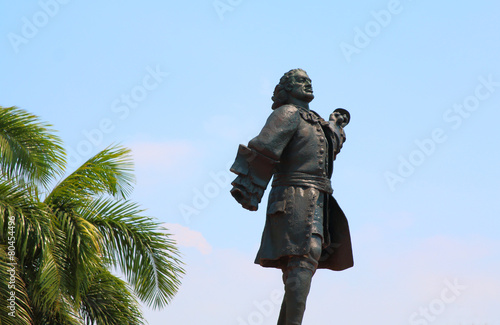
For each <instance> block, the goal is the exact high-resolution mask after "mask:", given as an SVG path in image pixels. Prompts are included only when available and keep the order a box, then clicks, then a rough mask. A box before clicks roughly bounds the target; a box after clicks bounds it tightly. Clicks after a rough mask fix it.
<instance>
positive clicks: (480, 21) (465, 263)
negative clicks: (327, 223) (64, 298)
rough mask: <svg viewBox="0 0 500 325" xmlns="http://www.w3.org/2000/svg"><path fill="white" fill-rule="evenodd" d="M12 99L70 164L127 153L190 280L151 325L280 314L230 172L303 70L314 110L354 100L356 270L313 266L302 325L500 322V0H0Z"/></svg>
mask: <svg viewBox="0 0 500 325" xmlns="http://www.w3.org/2000/svg"><path fill="white" fill-rule="evenodd" d="M1 9H2V11H1V12H2V19H1V20H0V35H1V37H0V53H1V56H0V58H1V60H0V68H1V72H2V74H1V78H0V105H2V106H13V105H15V106H18V107H20V108H23V109H25V110H28V111H30V112H32V113H34V114H36V115H39V116H40V117H41V118H42V119H43V120H45V121H48V122H50V123H52V124H53V126H54V128H55V129H57V130H58V131H59V132H58V134H59V135H60V136H61V137H62V138H63V140H64V142H65V146H66V148H67V149H68V151H69V152H70V154H71V159H70V162H69V166H68V168H69V169H70V170H71V169H74V168H76V167H77V166H78V165H79V164H81V163H83V161H84V160H86V159H88V158H89V157H90V156H91V155H93V154H95V153H97V152H98V151H99V150H102V149H104V148H105V147H107V146H108V145H110V144H112V143H121V144H123V145H125V146H127V147H130V148H132V150H133V153H134V161H135V165H136V177H137V186H136V189H135V192H134V193H133V199H134V200H136V201H138V202H140V203H141V205H142V206H143V207H144V208H147V213H148V214H149V215H151V216H155V217H157V218H158V219H159V220H161V221H162V222H164V223H165V224H166V225H167V227H168V228H169V229H170V232H172V233H173V234H174V235H175V238H176V239H177V241H178V243H179V245H180V248H181V250H182V252H183V254H184V260H185V261H186V263H187V265H186V269H187V272H188V273H187V275H186V276H185V278H184V280H183V286H182V287H181V289H180V292H179V294H178V295H177V297H176V298H175V299H174V300H173V302H172V304H171V305H170V306H169V307H167V308H165V309H164V310H161V311H151V310H149V309H147V308H145V313H146V316H147V319H148V321H149V323H150V324H151V325H156V324H164V323H165V322H167V320H168V322H169V324H207V325H211V324H217V325H220V324H228V325H229V324H235V325H240V324H275V322H276V319H277V314H278V308H279V306H278V305H277V304H276V303H275V302H274V301H277V300H279V299H278V298H279V294H280V293H281V291H282V286H281V279H280V272H279V271H278V270H272V269H263V268H261V267H259V266H257V265H254V264H253V259H254V256H255V253H256V251H257V249H258V245H259V242H260V236H261V233H262V228H263V225H264V219H265V216H264V207H265V204H266V201H264V202H263V203H262V204H261V208H260V209H259V211H257V212H249V211H246V210H244V209H242V208H241V207H240V206H238V205H237V203H236V202H235V201H234V200H233V199H232V197H231V196H230V195H229V189H230V186H229V182H230V181H231V180H232V178H233V176H232V175H231V174H230V173H229V172H228V166H229V165H230V163H231V162H232V160H233V159H234V157H235V154H236V150H237V146H238V144H240V143H247V142H248V140H249V139H251V138H252V137H253V136H255V135H256V134H257V133H258V132H259V130H260V128H261V127H262V126H263V124H264V122H265V120H266V118H267V116H268V115H269V114H270V112H271V109H270V107H271V100H270V97H271V95H272V90H273V88H274V86H275V85H276V83H277V82H278V81H279V78H280V77H281V76H282V74H283V73H284V72H286V71H288V70H290V69H292V68H297V67H300V68H303V69H305V70H306V71H307V72H308V74H309V76H310V77H311V79H312V82H313V88H314V92H315V96H316V98H315V100H314V101H313V102H312V103H311V108H312V109H314V110H315V111H317V112H318V113H320V114H321V115H322V116H323V117H328V115H329V114H330V113H331V112H332V111H333V110H334V109H335V108H337V107H344V108H346V109H348V110H349V111H350V112H351V116H352V120H351V123H350V124H349V125H348V126H347V128H346V133H347V142H346V143H345V145H344V148H343V149H342V153H341V154H340V155H339V156H338V159H337V161H336V165H335V172H334V176H333V186H334V189H335V193H334V195H335V197H336V198H337V200H338V201H339V203H340V205H341V207H342V208H343V209H344V211H345V213H346V215H347V217H348V219H349V222H350V227H351V235H352V241H353V249H354V258H355V266H354V268H352V269H349V270H346V271H342V272H331V271H325V270H320V271H318V272H317V274H316V276H315V278H314V281H313V288H312V291H311V294H310V298H309V303H308V309H307V311H306V317H305V319H304V324H305V325H306V324H330V323H334V321H330V320H327V321H325V319H332V317H333V318H334V319H335V323H336V324H349V325H351V324H353V325H358V324H360V325H361V324H367V323H370V324H412V325H415V324H417V325H425V324H449V325H453V324H457V325H458V324H476V325H477V324H488V325H498V324H500V312H499V311H498V302H499V301H500V293H499V292H500V278H499V277H498V274H499V271H500V258H499V257H500V254H499V253H498V252H499V251H500V239H499V237H498V233H499V229H500V220H499V218H498V216H499V215H500V207H499V205H498V198H499V194H500V186H499V180H500V171H499V169H498V166H499V165H500V154H499V152H498V150H497V148H498V144H499V140H500V138H499V136H498V135H497V133H496V131H495V130H496V129H497V125H498V121H499V120H500V112H499V107H500V61H499V59H498V58H499V54H500V34H499V33H498V30H500V20H499V19H498V12H499V11H500V5H499V4H498V3H496V2H494V1H476V2H474V4H472V3H471V2H451V1H444V2H430V1H423V0H413V1H410V0H401V1H395V0H391V1H385V0H383V1H382V0H381V1H378V0H377V1H356V2H350V3H345V2H340V1H331V2H327V1H309V2H304V1H286V2H285V1H276V2H266V1H262V0H261V1H257V0H253V1H250V0H221V1H213V0H194V1H143V2H138V1H121V2H109V3H108V2H106V3H102V2H89V1H87V2H83V1H76V0H73V1H68V0H65V1H56V0H42V1H40V2H37V1H22V2H6V1H2V2H1Z"/></svg>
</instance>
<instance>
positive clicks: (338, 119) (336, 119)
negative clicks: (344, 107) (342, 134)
mask: <svg viewBox="0 0 500 325" xmlns="http://www.w3.org/2000/svg"><path fill="white" fill-rule="evenodd" d="M344 120H345V119H344V115H342V114H341V113H340V112H338V111H335V112H333V113H332V114H330V121H332V122H333V123H335V124H336V125H338V126H342V124H344Z"/></svg>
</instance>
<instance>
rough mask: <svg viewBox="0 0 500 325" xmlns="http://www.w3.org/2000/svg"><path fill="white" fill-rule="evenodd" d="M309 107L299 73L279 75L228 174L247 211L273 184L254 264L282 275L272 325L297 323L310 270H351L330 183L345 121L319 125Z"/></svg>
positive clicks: (337, 117)
mask: <svg viewBox="0 0 500 325" xmlns="http://www.w3.org/2000/svg"><path fill="white" fill-rule="evenodd" d="M313 99H314V95H313V91H312V86H311V79H310V78H309V77H308V75H307V73H306V72H305V71H304V70H302V69H294V70H290V71H289V72H287V73H285V74H284V75H283V77H281V79H280V82H279V84H278V85H277V86H276V88H275V89H274V94H273V97H272V100H273V105H272V109H273V112H272V113H271V115H270V116H269V118H268V119H267V122H266V124H265V125H264V127H263V129H262V131H261V132H260V134H259V135H258V136H256V137H255V138H253V139H252V140H251V141H250V142H249V143H248V146H244V145H240V147H239V149H238V154H237V156H236V160H235V162H234V164H233V165H232V167H231V171H232V172H234V173H236V174H237V175H238V176H237V177H236V179H235V180H234V181H233V183H232V185H233V188H232V190H231V194H232V195H233V197H234V198H235V199H236V200H237V201H238V202H239V203H240V204H241V205H242V206H243V207H244V208H245V209H248V210H251V211H255V210H257V208H258V204H259V203H260V201H261V198H262V196H263V194H264V191H265V189H266V187H267V185H268V183H269V181H270V179H271V177H272V176H274V178H273V182H272V189H271V192H270V194H269V201H268V206H267V217H266V225H265V228H264V232H263V234H262V242H261V246H260V249H259V252H258V253H257V257H256V259H255V263H256V264H260V265H261V266H264V267H274V268H279V269H281V270H282V271H283V283H284V285H285V295H284V298H283V303H282V306H281V312H280V316H279V320H278V325H279V324H282V325H292V324H293V325H299V324H301V323H302V318H303V315H304V310H305V306H306V299H307V295H308V294H309V289H310V285H311V279H312V276H313V275H314V273H315V272H316V269H318V268H326V269H331V270H337V271H340V270H344V269H346V268H349V267H351V266H352V265H353V258H352V248H351V238H350V234H349V226H348V223H347V219H346V217H345V215H344V213H343V212H342V210H341V209H340V207H339V205H338V204H337V201H336V200H335V199H334V198H333V196H332V192H333V189H332V187H331V182H330V178H331V176H332V172H333V161H334V160H335V158H336V156H337V154H338V153H339V152H340V149H341V148H342V145H343V143H344V142H345V140H346V137H345V133H344V127H345V126H346V125H347V124H348V123H349V120H350V114H349V112H348V111H347V110H345V109H336V110H335V111H334V112H333V113H332V114H331V115H330V118H329V121H325V120H323V119H322V118H321V117H320V116H319V115H318V114H317V113H316V112H314V111H312V110H310V109H309V103H310V102H311V101H312V100H313Z"/></svg>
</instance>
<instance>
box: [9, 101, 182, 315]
mask: <svg viewBox="0 0 500 325" xmlns="http://www.w3.org/2000/svg"><path fill="white" fill-rule="evenodd" d="M64 165H65V152H64V150H63V148H62V145H61V140H60V139H59V138H58V137H57V136H55V135H54V134H53V131H52V130H51V129H50V125H48V124H45V123H42V122H40V121H39V119H38V118H37V117H36V116H34V115H31V114H28V113H27V112H25V111H22V110H20V109H18V108H15V107H11V108H2V107H0V171H1V172H2V174H1V176H0V230H2V231H1V232H0V248H1V249H0V273H2V272H4V270H10V271H11V273H12V274H15V277H16V280H15V284H16V286H15V290H16V291H15V294H14V295H12V294H11V292H10V291H11V290H7V288H8V283H7V282H8V281H5V279H9V275H7V274H8V272H7V271H6V273H5V272H4V273H5V274H6V276H3V275H4V274H3V273H2V274H0V275H1V276H2V277H1V278H0V297H1V298H2V301H7V298H8V297H9V295H10V296H15V300H16V313H17V315H18V317H16V318H13V317H10V316H9V315H8V312H9V310H8V309H6V308H4V306H0V323H1V324H143V323H144V319H143V318H142V314H141V312H140V310H139V308H138V303H137V298H138V299H140V300H142V301H144V302H145V303H146V304H147V305H149V306H152V307H153V308H161V307H164V306H166V305H167V304H168V303H169V302H170V300H171V299H172V298H173V296H174V295H175V293H176V292H177V290H178V288H179V286H180V277H181V276H182V274H184V270H183V268H182V262H181V261H180V259H179V253H178V250H177V248H176V246H175V243H174V242H173V241H172V240H171V239H170V238H169V235H168V234H167V233H166V232H165V231H166V230H165V229H164V228H162V227H161V225H160V224H159V223H158V222H157V221H154V220H153V219H152V218H149V217H146V216H144V215H143V212H144V211H143V210H142V209H141V208H140V207H139V205H137V204H136V203H134V202H131V201H129V200H128V199H127V198H128V196H129V195H130V193H131V191H132V185H133V181H134V177H133V175H132V161H131V157H130V151H129V150H128V149H125V148H122V147H120V146H112V147H109V148H107V149H105V150H103V151H101V152H99V153H98V154H97V155H95V156H94V157H92V158H90V159H89V160H88V161H86V162H85V163H84V164H83V165H82V166H80V167H79V168H78V169H77V170H75V171H74V172H73V173H71V174H70V175H69V176H67V177H66V178H64V179H63V180H61V181H59V182H58V183H57V184H56V185H55V186H54V187H53V188H50V184H52V183H53V182H54V181H55V177H58V176H59V177H60V176H61V175H62V174H63V171H64ZM9 218H10V219H9ZM13 219H15V236H9V220H13ZM9 237H15V243H14V246H15V263H16V264H15V265H14V267H15V272H12V270H11V269H10V268H11V264H9V263H11V260H10V256H9V255H8V252H9V247H8V246H9V240H8V239H9ZM10 239H12V238H10ZM10 244H12V242H11V243H10ZM110 270H120V271H121V272H122V273H123V274H124V277H125V279H126V281H123V280H121V279H120V278H119V277H117V276H116V275H114V274H112V273H111V272H110ZM4 298H5V299H4ZM1 308H4V309H1ZM16 321H17V323H16Z"/></svg>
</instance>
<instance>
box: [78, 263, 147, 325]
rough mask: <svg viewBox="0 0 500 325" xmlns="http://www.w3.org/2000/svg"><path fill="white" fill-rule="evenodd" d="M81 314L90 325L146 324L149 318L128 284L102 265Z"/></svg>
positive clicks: (91, 283)
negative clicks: (140, 307)
mask: <svg viewBox="0 0 500 325" xmlns="http://www.w3.org/2000/svg"><path fill="white" fill-rule="evenodd" d="M81 306H82V307H81V309H80V314H81V317H82V318H83V319H84V320H85V323H86V324H88V325H99V324H106V325H124V324H127V325H143V324H145V321H144V319H143V317H142V313H141V311H140V309H139V307H138V303H137V301H136V300H135V299H134V295H133V294H132V293H131V292H130V290H129V288H128V286H127V283H126V282H125V281H123V280H121V279H120V278H118V277H116V276H114V275H113V274H111V273H110V272H109V271H108V270H107V269H105V268H100V269H98V270H97V272H95V273H94V274H93V277H92V281H91V282H90V283H89V286H88V287H87V288H86V290H85V293H84V295H83V297H82V304H81Z"/></svg>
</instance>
